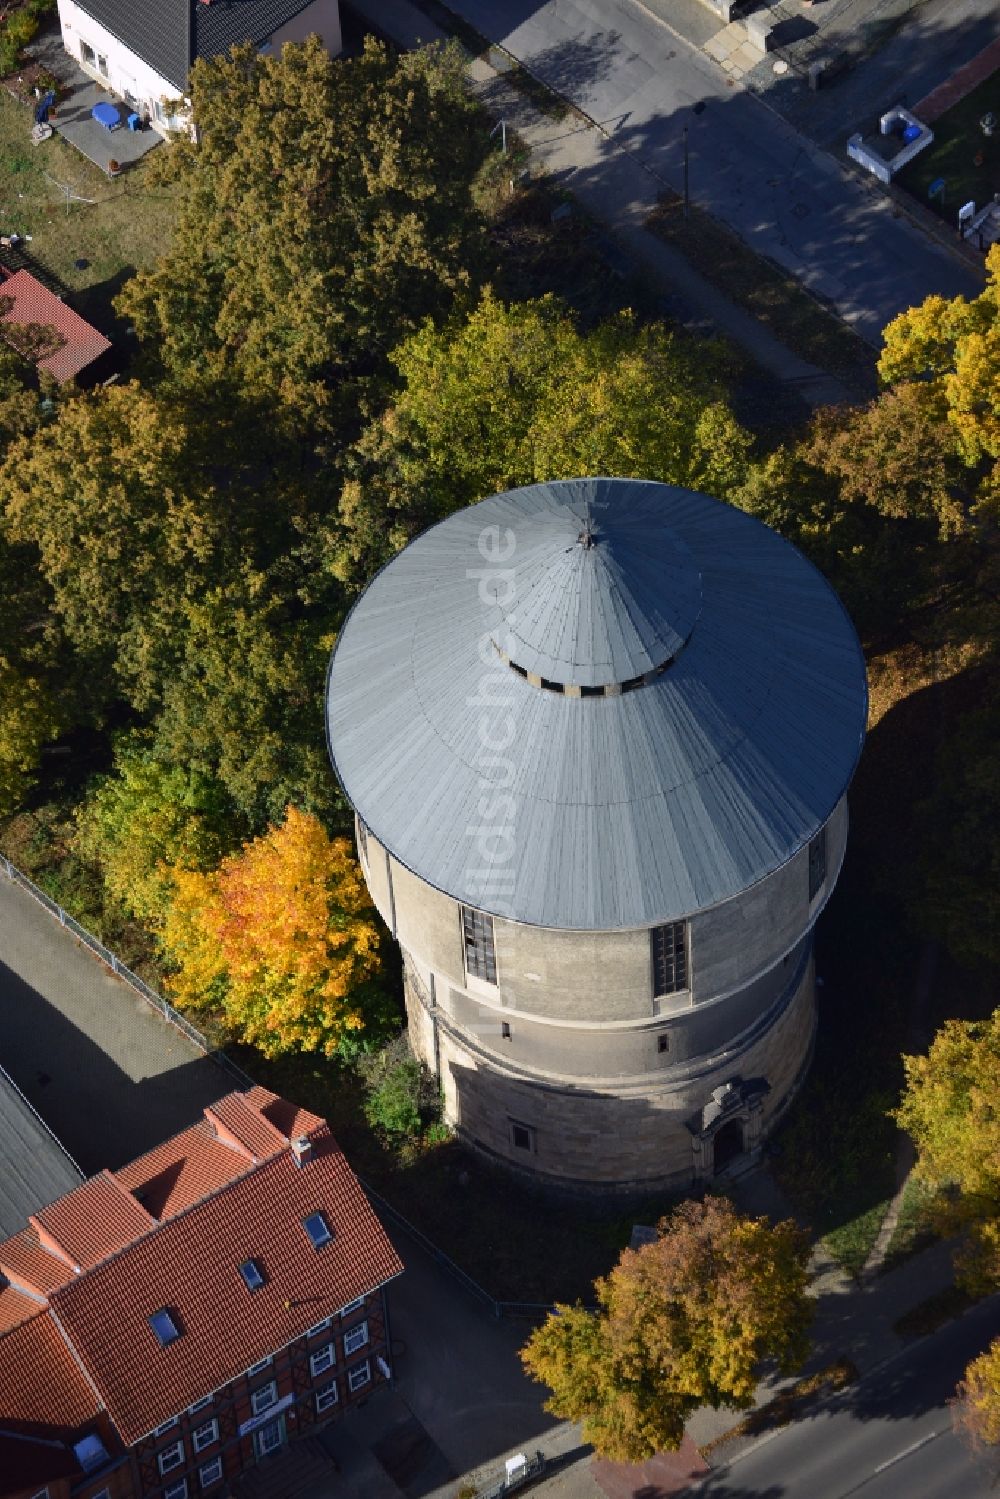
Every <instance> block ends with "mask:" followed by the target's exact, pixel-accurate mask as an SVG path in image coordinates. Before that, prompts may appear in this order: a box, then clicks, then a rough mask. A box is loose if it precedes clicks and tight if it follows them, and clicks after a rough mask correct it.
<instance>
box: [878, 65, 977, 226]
mask: <svg viewBox="0 0 1000 1499" xmlns="http://www.w3.org/2000/svg"><path fill="white" fill-rule="evenodd" d="M987 110H992V111H993V113H994V114H995V115H996V117H997V124H996V127H995V129H994V132H993V135H992V136H990V137H989V138H987V137H986V136H985V135H983V132H982V131H981V130H980V128H979V121H980V119H981V118H982V117H983V115H984V114H985V113H986V112H987ZM932 128H933V130H934V140H933V142H932V144H931V145H929V146H928V147H927V148H926V150H924V151H921V153H920V155H919V156H915V157H914V159H913V160H912V161H911V162H910V163H909V165H908V166H905V167H904V168H903V169H902V171H901V172H900V173H899V174H898V175H897V176H896V177H895V179H894V181H895V182H897V183H898V184H899V186H900V187H904V188H905V189H906V191H907V192H908V193H912V194H913V196H914V197H915V198H916V199H917V200H918V201H919V202H920V203H923V204H924V206H925V207H927V208H932V209H933V210H934V211H935V212H936V213H938V214H940V215H941V216H942V218H945V219H947V220H948V222H949V223H950V224H954V223H955V215H956V213H957V212H958V209H959V208H960V207H961V205H962V204H963V203H968V202H970V201H972V200H974V201H975V204H976V206H977V208H982V206H983V205H984V204H985V203H987V202H988V201H989V199H990V198H992V196H993V194H994V193H997V192H1000V72H997V73H994V74H993V76H992V77H991V78H987V79H986V80H985V82H983V83H981V84H980V85H979V87H978V88H976V89H973V91H972V93H971V94H967V95H966V97H965V98H964V99H960V100H959V102H958V103H957V104H954V105H952V107H951V109H949V110H947V111H946V112H945V113H944V114H943V115H942V116H941V117H940V119H938V120H935V122H934V125H933V127H932ZM977 156H981V157H982V164H981V165H979V166H977V165H976V157H977ZM938 177H943V178H944V181H945V187H944V197H943V198H941V197H940V196H938V197H934V198H931V199H928V197H927V189H928V188H929V187H930V185H931V183H932V182H934V181H936V179H937V178H938Z"/></svg>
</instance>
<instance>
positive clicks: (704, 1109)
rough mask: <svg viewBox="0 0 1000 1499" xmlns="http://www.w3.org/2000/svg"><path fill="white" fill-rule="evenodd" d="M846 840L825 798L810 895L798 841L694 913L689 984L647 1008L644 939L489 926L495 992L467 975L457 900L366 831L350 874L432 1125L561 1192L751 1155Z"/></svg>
mask: <svg viewBox="0 0 1000 1499" xmlns="http://www.w3.org/2000/svg"><path fill="white" fill-rule="evenodd" d="M846 836H847V806H846V800H845V799H841V801H840V802H839V804H838V806H837V807H836V808H835V810H834V812H833V814H832V816H831V817H830V819H829V821H828V822H827V825H826V829H825V833H824V837H825V845H826V861H825V862H826V870H825V878H824V879H823V880H822V882H821V884H820V887H819V889H818V890H817V891H816V892H815V894H814V895H813V898H812V899H810V894H809V885H810V877H809V851H808V848H805V849H802V850H801V851H800V852H799V853H798V854H796V856H795V857H794V858H793V859H791V860H790V861H789V862H788V863H787V864H786V865H784V866H782V867H781V868H779V869H778V870H776V871H775V872H774V873H773V874H772V875H770V876H769V877H768V878H767V879H765V880H762V881H760V882H759V883H758V884H757V885H754V886H753V887H751V888H750V889H749V890H747V891H745V892H744V893H743V894H742V895H740V896H738V897H736V898H735V899H733V900H731V901H728V902H725V903H723V904H722V905H719V906H716V907H713V908H711V909H709V910H706V911H702V912H698V913H695V914H694V915H693V916H692V917H691V918H690V922H689V952H690V987H689V988H688V989H686V990H685V991H683V992H682V993H678V994H674V995H671V996H669V997H667V998H665V999H663V998H661V999H659V1000H657V999H655V998H654V997H653V985H652V976H651V959H650V933H649V930H648V929H639V930H635V931H620V932H565V931H553V930H549V929H543V928H539V927H531V926H526V925H523V924H520V923H516V922H510V921H504V920H501V919H500V918H499V917H497V918H495V920H494V923H493V926H494V936H495V947H496V958H497V983H496V984H495V985H493V984H488V983H485V982H484V981H482V980H480V979H476V978H474V977H470V976H468V975H467V974H466V972H465V962H464V956H463V941H462V908H461V905H460V904H459V903H458V902H457V901H455V900H453V899H452V898H451V897H450V896H448V895H445V894H443V893H442V892H441V891H438V890H435V889H433V888H432V887H431V886H429V885H428V884H426V883H425V882H424V881H422V880H420V879H418V878H417V877H416V876H415V875H414V874H413V873H412V872H411V871H409V870H407V869H405V868H404V867H403V866H402V865H400V864H399V863H398V862H397V861H396V860H395V859H394V858H392V856H391V855H389V854H388V853H387V851H386V850H385V849H384V848H383V847H382V846H381V845H380V844H379V843H378V841H377V839H376V838H375V837H374V836H373V835H372V833H371V832H370V831H369V830H367V829H365V830H364V832H363V834H360V835H359V846H360V848H361V854H362V867H363V869H364V871H365V875H366V878H367V880H368V884H369V888H370V890H371V893H372V897H373V899H374V901H375V903H376V905H377V906H378V909H379V911H380V912H381V914H382V916H383V918H384V919H385V921H386V923H387V925H388V926H389V927H390V929H391V930H392V933H393V935H394V936H395V937H396V939H397V940H398V941H399V943H400V945H401V947H402V949H403V954H404V962H405V988H406V1001H407V1013H408V1017H409V1030H410V1038H411V1043H412V1046H413V1049H414V1051H415V1052H416V1054H417V1055H418V1056H419V1057H421V1058H422V1060H423V1061H424V1062H425V1063H426V1064H427V1066H428V1067H429V1068H430V1069H431V1071H432V1072H433V1073H434V1074H435V1075H436V1076H437V1077H438V1078H439V1079H440V1082H441V1087H442V1090H443V1093H444V1098H445V1110H446V1117H447V1118H448V1120H449V1122H450V1123H451V1124H452V1125H453V1126H454V1127H455V1129H456V1131H457V1132H458V1134H459V1135H460V1136H461V1137H462V1138H463V1139H465V1140H466V1141H468V1142H469V1143H470V1144H472V1145H474V1146H476V1147H477V1148H479V1149H480V1150H483V1151H485V1152H486V1153H488V1154H489V1155H490V1156H492V1157H494V1158H497V1159H500V1160H503V1161H504V1162H506V1163H508V1164H509V1165H512V1166H514V1167H516V1168H518V1169H520V1170H521V1171H526V1172H529V1173H531V1174H532V1175H534V1176H536V1177H539V1176H540V1177H545V1178H549V1179H554V1180H559V1181H561V1182H563V1183H565V1184H569V1185H576V1186H587V1187H602V1188H607V1187H614V1188H620V1189H623V1190H632V1189H643V1188H650V1187H656V1188H660V1187H688V1186H691V1185H692V1184H693V1183H695V1182H697V1181H699V1180H704V1179H706V1178H708V1177H711V1176H713V1175H714V1174H715V1172H716V1169H717V1168H718V1167H719V1166H720V1164H724V1165H725V1166H726V1168H727V1169H732V1168H733V1166H734V1165H738V1164H745V1163H748V1162H750V1161H752V1160H753V1159H754V1158H755V1157H756V1154H757V1152H758V1151H759V1149H760V1146H761V1144H762V1143H763V1140H764V1139H765V1137H766V1135H767V1134H768V1132H769V1131H770V1130H771V1129H772V1128H773V1127H774V1125H775V1123H776V1121H777V1120H778V1118H779V1117H780V1116H781V1114H782V1113H783V1111H784V1110H785V1108H786V1107H787V1105H788V1103H789V1102H790V1100H791V1098H792V1097H793V1095H794V1093H795V1090H796V1088H797V1087H798V1084H799V1082H800V1081H801V1079H802V1077H803V1076H804V1073H805V1070H806V1068H807V1066H808V1062H809V1059H810V1056H811V1052H812V1046H813V1040H814V1034H815V1023H816V1005H815V983H814V975H813V960H812V932H813V926H814V924H815V921H816V919H817V917H818V915H819V913H820V911H821V910H822V908H823V905H824V904H825V902H826V900H827V898H828V896H829V894H830V892H831V891H832V889H833V887H834V885H835V883H836V879H837V875H838V873H839V869H840V865H841V862H842V859H843V854H844V847H845V843H846ZM723 1130H726V1135H725V1137H724V1141H725V1143H726V1150H725V1152H723V1155H724V1160H722V1159H721V1157H720V1154H719V1152H718V1151H717V1150H716V1147H715V1141H716V1137H717V1136H719V1135H720V1134H721V1132H722V1131H723ZM719 1143H720V1145H722V1144H723V1143H724V1142H723V1140H721V1139H720V1142H719ZM734 1147H735V1148H734Z"/></svg>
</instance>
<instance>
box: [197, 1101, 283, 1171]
mask: <svg viewBox="0 0 1000 1499" xmlns="http://www.w3.org/2000/svg"><path fill="white" fill-rule="evenodd" d="M260 1091H261V1093H262V1094H264V1095H265V1096H266V1095H267V1089H266V1088H262V1089H261V1090H260ZM270 1096H272V1097H273V1095H270ZM205 1118H206V1119H207V1120H208V1122H209V1124H211V1125H212V1126H213V1127H214V1128H215V1131H216V1133H217V1134H218V1136H219V1139H220V1140H223V1141H224V1142H225V1143H226V1144H227V1145H232V1146H233V1147H234V1148H235V1149H237V1150H240V1149H242V1150H243V1151H245V1152H246V1154H247V1155H248V1156H249V1157H251V1158H252V1159H253V1160H255V1161H266V1160H267V1159H268V1157H269V1156H272V1155H274V1152H275V1151H276V1150H281V1149H282V1148H283V1147H284V1146H286V1145H287V1144H288V1137H287V1135H283V1134H282V1133H281V1130H280V1129H278V1127H277V1125H275V1124H272V1123H271V1121H270V1119H267V1118H265V1117H264V1115H263V1113H262V1112H261V1107H260V1105H259V1104H258V1106H257V1107H256V1108H254V1106H253V1104H251V1103H249V1102H248V1100H247V1098H246V1097H245V1095H244V1094H242V1093H228V1094H227V1095H226V1097H225V1098H220V1099H219V1100H218V1102H217V1103H213V1104H211V1105H210V1107H209V1108H207V1109H206V1110H205Z"/></svg>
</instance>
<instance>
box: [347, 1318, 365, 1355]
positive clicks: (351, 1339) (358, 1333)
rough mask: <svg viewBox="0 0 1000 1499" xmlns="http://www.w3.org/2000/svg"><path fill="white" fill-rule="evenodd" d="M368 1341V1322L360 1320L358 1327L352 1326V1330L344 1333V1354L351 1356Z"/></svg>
mask: <svg viewBox="0 0 1000 1499" xmlns="http://www.w3.org/2000/svg"><path fill="white" fill-rule="evenodd" d="M367 1342H368V1323H367V1322H359V1323H358V1325H357V1327H352V1328H351V1330H350V1332H345V1333H344V1356H345V1357H346V1358H350V1356H351V1354H352V1353H357V1351H358V1349H359V1348H363V1347H364V1346H365V1344H366V1343H367Z"/></svg>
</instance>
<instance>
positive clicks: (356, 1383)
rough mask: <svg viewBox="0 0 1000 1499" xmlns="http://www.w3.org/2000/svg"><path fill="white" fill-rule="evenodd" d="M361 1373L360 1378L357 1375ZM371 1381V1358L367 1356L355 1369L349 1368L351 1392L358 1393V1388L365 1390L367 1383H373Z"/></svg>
mask: <svg viewBox="0 0 1000 1499" xmlns="http://www.w3.org/2000/svg"><path fill="white" fill-rule="evenodd" d="M359 1375H360V1378H357V1377H356V1376H359ZM371 1382H372V1362H371V1359H369V1358H366V1359H365V1361H364V1363H363V1364H355V1365H354V1368H353V1369H348V1371H347V1388H348V1389H349V1390H350V1392H351V1394H352V1395H356V1394H357V1392H358V1390H363V1389H364V1387H365V1385H366V1384H371Z"/></svg>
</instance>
